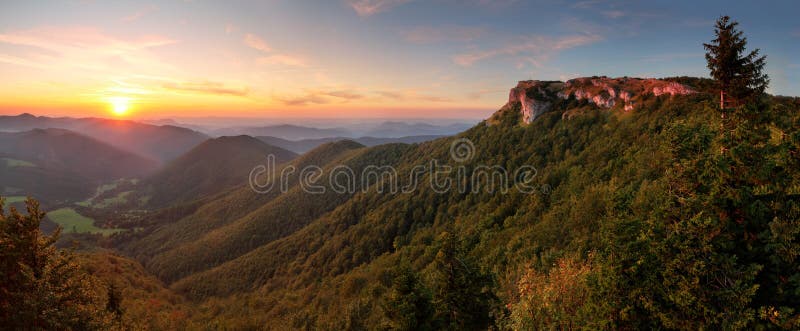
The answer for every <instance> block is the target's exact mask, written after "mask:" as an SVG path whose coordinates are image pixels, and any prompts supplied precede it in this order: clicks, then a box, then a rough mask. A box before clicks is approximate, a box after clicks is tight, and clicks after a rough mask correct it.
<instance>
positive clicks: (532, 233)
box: [120, 78, 800, 329]
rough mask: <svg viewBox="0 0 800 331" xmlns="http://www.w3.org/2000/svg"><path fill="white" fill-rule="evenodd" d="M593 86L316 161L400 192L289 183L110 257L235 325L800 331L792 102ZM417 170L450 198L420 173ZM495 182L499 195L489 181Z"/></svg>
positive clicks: (526, 89) (650, 84) (530, 89)
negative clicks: (377, 170)
mask: <svg viewBox="0 0 800 331" xmlns="http://www.w3.org/2000/svg"><path fill="white" fill-rule="evenodd" d="M593 79H597V80H595V81H593ZM604 79H605V78H587V79H585V80H581V81H578V82H576V83H573V85H569V82H566V83H561V82H544V83H543V84H545V85H542V84H540V83H538V82H537V83H533V84H527V85H524V86H517V87H516V88H515V90H512V93H511V96H510V99H511V100H510V102H509V103H508V104H507V105H505V106H504V107H503V108H502V109H501V110H500V111H498V112H497V113H496V114H495V115H494V116H492V118H491V119H489V120H487V121H485V122H483V123H481V124H479V125H477V126H476V127H473V128H471V129H469V130H467V131H466V132H464V133H462V134H460V135H458V136H455V137H448V138H441V139H437V140H434V141H430V142H425V143H421V144H416V145H386V146H377V147H371V148H367V147H362V146H359V145H356V144H352V143H349V142H339V143H336V144H330V145H323V146H321V147H319V148H317V150H315V151H312V152H310V153H309V154H310V155H317V156H320V157H317V158H316V159H314V161H315V162H316V163H315V164H316V165H318V166H319V167H320V168H321V169H322V175H321V177H320V178H329V177H330V173H331V172H333V171H334V169H335V167H336V166H337V165H347V166H349V167H350V168H352V169H355V170H356V173H359V170H362V169H364V168H365V167H366V166H368V165H376V166H392V167H394V169H397V173H398V176H397V178H398V180H399V183H400V187H405V186H406V185H407V184H410V183H411V182H412V181H413V179H412V178H418V181H417V183H418V184H419V185H417V186H416V187H415V189H413V190H410V191H409V192H402V193H401V192H391V190H387V189H386V188H387V185H389V184H390V183H388V182H387V180H386V179H383V180H378V181H367V183H368V184H369V186H368V187H369V189H368V190H367V191H360V190H359V191H357V192H351V193H350V194H337V193H334V192H332V187H331V186H328V187H327V189H328V190H327V191H326V192H327V193H325V194H313V193H310V192H307V191H305V190H302V189H301V188H300V187H299V186H298V185H299V184H298V179H297V178H296V177H294V179H291V180H290V181H289V184H288V185H289V189H288V190H287V191H286V192H285V193H281V194H277V193H274V192H273V193H270V194H267V195H257V194H255V193H252V192H249V193H248V192H247V189H246V188H242V189H241V190H235V191H233V192H231V193H229V194H227V195H222V196H219V197H217V198H215V199H214V201H210V202H208V203H207V204H206V205H204V206H201V207H199V208H197V209H196V210H195V211H194V212H191V213H190V215H178V216H176V217H177V219H170V220H165V222H163V223H162V224H164V225H162V226H161V227H158V228H155V229H150V230H146V231H144V232H142V233H140V234H137V236H136V237H135V238H132V237H131V238H122V239H124V240H123V242H122V243H121V244H120V246H121V247H124V250H125V251H126V252H128V253H129V254H131V255H133V256H135V257H137V258H139V259H140V260H141V261H143V263H144V264H145V267H146V268H147V269H148V270H149V271H150V272H153V273H155V274H156V275H157V276H159V277H160V278H161V279H162V280H165V281H167V282H168V283H170V286H171V287H172V288H173V289H174V290H177V291H178V292H180V293H183V294H184V295H186V296H188V297H190V298H192V299H193V300H195V301H197V302H201V303H203V304H204V305H208V306H212V307H214V309H216V311H217V312H218V313H217V314H215V316H213V317H208V316H205V317H204V316H203V315H198V316H197V318H198V319H200V320H202V319H204V318H208V320H205V321H206V322H211V321H212V320H213V321H215V322H219V323H223V324H225V325H229V326H231V327H233V328H245V327H258V326H263V325H283V326H286V327H287V328H297V329H306V328H311V329H314V328H319V329H360V328H367V329H372V328H377V327H387V328H399V329H403V327H404V326H405V327H409V326H414V328H417V329H426V328H427V329H438V328H442V327H444V326H447V325H449V326H454V327H457V328H459V329H486V328H487V327H488V326H489V325H495V326H498V327H501V328H506V327H511V328H517V329H536V328H544V327H548V328H549V327H555V328H578V327H587V328H590V329H601V328H613V329H617V328H623V329H638V328H654V327H667V328H678V329H682V328H690V326H698V325H704V326H707V327H723V328H734V327H742V326H754V325H772V326H787V325H788V326H791V325H797V324H792V323H798V322H797V321H798V319H800V317H799V316H800V315H798V312H797V311H796V310H795V309H796V303H797V302H800V276H799V275H800V274H799V273H798V272H797V270H798V268H799V267H800V264H799V263H798V261H797V259H796V257H797V252H798V251H800V244H799V243H798V235H799V234H800V224H798V222H800V211H799V210H798V200H797V196H798V193H800V192H798V191H800V170H798V169H800V153H799V151H800V131H798V128H800V112H799V111H800V101H799V100H798V99H797V98H782V97H769V96H765V97H763V98H762V99H761V100H759V101H758V102H755V103H753V104H752V105H746V106H742V107H740V108H738V109H737V110H735V111H729V112H727V113H726V116H720V110H719V109H718V101H717V100H716V99H715V96H714V94H713V93H710V91H709V90H708V86H710V83H709V81H708V80H701V79H693V78H675V79H667V80H661V81H656V80H630V81H628V80H627V79H626V80H621V79H617V80H613V81H608V80H605V81H604ZM595 82H597V83H598V84H600V85H602V83H604V82H605V83H608V87H609V88H611V90H612V91H613V93H614V95H613V96H612V95H611V92H609V89H607V88H606V87H603V88H600V89H595V88H597V86H598V85H597V84H595ZM629 82H633V83H632V84H635V85H627V84H629ZM565 85H566V86H567V87H566V88H565V87H564V86H565ZM520 88H522V89H521V90H520ZM656 88H658V89H656ZM665 88H666V90H665ZM593 89H594V90H593ZM579 90H580V91H582V92H578V91H579ZM565 91H566V92H565ZM603 91H605V92H603ZM663 91H675V93H669V92H667V93H662V92H663ZM622 92H629V94H628V97H627V100H626V97H625V96H624V95H623V93H622ZM684 92H685V93H684ZM531 100H534V101H533V102H529V103H527V104H526V102H527V101H531ZM609 100H613V101H614V102H613V103H612V102H609ZM620 100H622V101H620ZM537 103H538V104H539V106H537ZM542 104H546V107H540V106H541V105H542ZM629 105H633V107H629ZM345 143H346V144H350V145H343V144H345ZM465 144H466V145H465ZM323 156H324V157H323ZM310 157H311V156H305V157H301V158H299V159H297V160H295V161H293V164H295V165H297V166H298V168H299V166H301V165H304V164H309V161H310V160H312V159H310ZM431 160H437V162H439V163H438V164H439V165H443V166H444V165H446V166H450V167H452V169H454V171H452V172H449V173H447V174H445V175H443V176H444V177H439V178H435V179H433V180H434V181H439V180H444V178H449V179H450V181H451V183H454V184H453V187H451V189H449V190H441V189H440V188H439V187H437V186H435V185H430V184H429V183H431V180H432V178H431V177H432V176H433V174H434V171H431V169H430V168H426V169H425V170H424V171H422V172H418V169H419V168H418V167H417V166H419V165H422V166H425V165H430V164H431ZM487 167H495V168H498V167H499V168H502V169H505V171H506V172H507V173H508V174H510V175H509V176H508V177H506V178H507V181H505V182H502V181H501V182H496V184H498V185H496V186H489V185H486V184H487V182H486V178H488V177H486V176H483V177H481V176H478V175H476V174H478V173H480V172H483V171H485V170H486V168H487ZM520 169H526V170H528V171H524V172H521V171H519V170H520ZM531 169H535V170H534V171H530V170H531ZM415 174H418V176H417V175H415ZM473 175H476V177H477V178H479V179H478V180H477V181H473V180H469V179H472V178H476V177H473ZM415 176H416V177H415ZM439 176H442V175H439ZM465 178H466V179H465ZM358 182H359V183H360V182H361V181H360V180H359V181H358ZM457 187H458V188H461V189H456V188H457ZM243 201H250V202H256V201H258V204H257V205H251V203H243ZM312 202H313V203H312ZM242 205H251V206H250V207H248V208H244V209H240V208H235V209H231V206H242ZM222 211H224V212H222ZM215 213H216V215H218V216H216V217H211V216H209V215H214V214H215ZM173 216H174V215H173ZM203 220H206V221H203ZM166 238H169V240H170V242H164V241H163V240H164V239H166ZM172 240H174V241H172ZM243 315H247V316H248V318H247V319H242V318H240V317H241V316H243Z"/></svg>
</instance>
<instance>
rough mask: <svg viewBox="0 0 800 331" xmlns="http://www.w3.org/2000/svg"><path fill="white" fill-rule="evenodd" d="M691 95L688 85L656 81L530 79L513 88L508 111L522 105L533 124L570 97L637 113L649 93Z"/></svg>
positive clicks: (590, 78)
mask: <svg viewBox="0 0 800 331" xmlns="http://www.w3.org/2000/svg"><path fill="white" fill-rule="evenodd" d="M691 93H695V91H694V90H692V89H691V88H689V87H688V86H686V85H683V84H680V83H676V82H671V81H666V80H661V79H654V78H646V79H642V78H628V77H624V78H608V77H582V78H575V79H571V80H568V81H567V82H560V81H540V80H526V81H520V82H519V83H518V84H517V86H516V87H514V88H512V89H511V92H509V94H508V104H507V105H506V107H504V108H509V107H510V106H511V105H513V104H514V103H516V102H519V103H520V111H521V112H522V120H523V121H524V122H525V123H531V122H533V121H534V120H535V119H536V118H537V117H539V116H540V115H541V114H543V113H545V112H548V111H550V110H551V109H552V108H553V105H554V103H555V102H556V101H557V100H558V99H568V98H570V96H574V98H575V99H578V100H587V101H588V102H590V103H593V104H595V105H597V106H598V107H600V108H607V109H612V108H615V107H617V106H619V108H620V109H621V110H623V111H633V110H634V109H635V108H636V105H637V103H638V101H639V99H641V97H642V96H644V95H646V94H652V95H655V96H661V95H670V96H675V95H686V94H691Z"/></svg>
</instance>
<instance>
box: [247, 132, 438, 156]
mask: <svg viewBox="0 0 800 331" xmlns="http://www.w3.org/2000/svg"><path fill="white" fill-rule="evenodd" d="M441 137H443V136H436V135H433V136H407V137H399V138H376V137H361V138H344V137H332V138H320V139H302V140H287V139H282V138H278V137H270V136H261V137H256V138H258V139H259V140H261V141H263V142H265V143H267V144H270V145H273V146H278V147H281V148H285V149H288V150H290V151H292V152H295V153H299V154H302V153H305V152H308V151H310V150H312V149H314V148H316V147H318V146H320V145H322V144H325V143H329V142H334V141H341V140H353V141H355V142H357V143H359V144H362V145H364V146H377V145H384V144H395V143H401V144H416V143H421V142H425V141H429V140H433V139H436V138H441Z"/></svg>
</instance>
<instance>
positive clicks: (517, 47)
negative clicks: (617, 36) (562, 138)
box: [453, 34, 603, 66]
mask: <svg viewBox="0 0 800 331" xmlns="http://www.w3.org/2000/svg"><path fill="white" fill-rule="evenodd" d="M602 39H603V38H602V37H601V36H600V35H596V34H577V35H571V36H564V37H558V38H552V37H547V36H533V37H525V38H522V39H521V40H520V41H519V42H515V43H509V44H508V45H506V46H504V47H500V48H495V49H488V50H475V51H471V52H466V53H462V54H458V55H456V56H454V57H453V62H455V63H456V64H458V65H461V66H471V65H473V64H475V63H476V62H479V61H483V60H487V59H490V58H494V57H498V56H511V57H514V58H516V59H517V61H518V62H519V61H522V62H529V63H533V64H534V65H537V66H538V65H540V64H541V62H542V61H545V60H547V59H549V58H550V57H551V56H552V55H554V54H557V53H558V52H560V51H563V50H567V49H570V48H575V47H579V46H583V45H588V44H591V43H595V42H597V41H600V40H602Z"/></svg>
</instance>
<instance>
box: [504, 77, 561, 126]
mask: <svg viewBox="0 0 800 331" xmlns="http://www.w3.org/2000/svg"><path fill="white" fill-rule="evenodd" d="M543 87H544V83H543V82H540V81H521V82H519V84H517V87H515V88H512V89H511V92H509V93H508V103H509V104H510V103H513V102H519V103H520V107H521V109H520V111H521V112H522V120H523V121H524V122H525V123H530V122H532V121H533V120H534V119H536V117H539V115H541V114H544V113H545V112H547V111H549V110H550V109H551V108H552V107H553V102H552V99H549V98H536V97H535V96H534V97H528V94H529V93H528V92H529V91H530V92H532V94H534V95H535V94H539V95H542V96H545V95H546V93H545V90H544V88H543Z"/></svg>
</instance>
